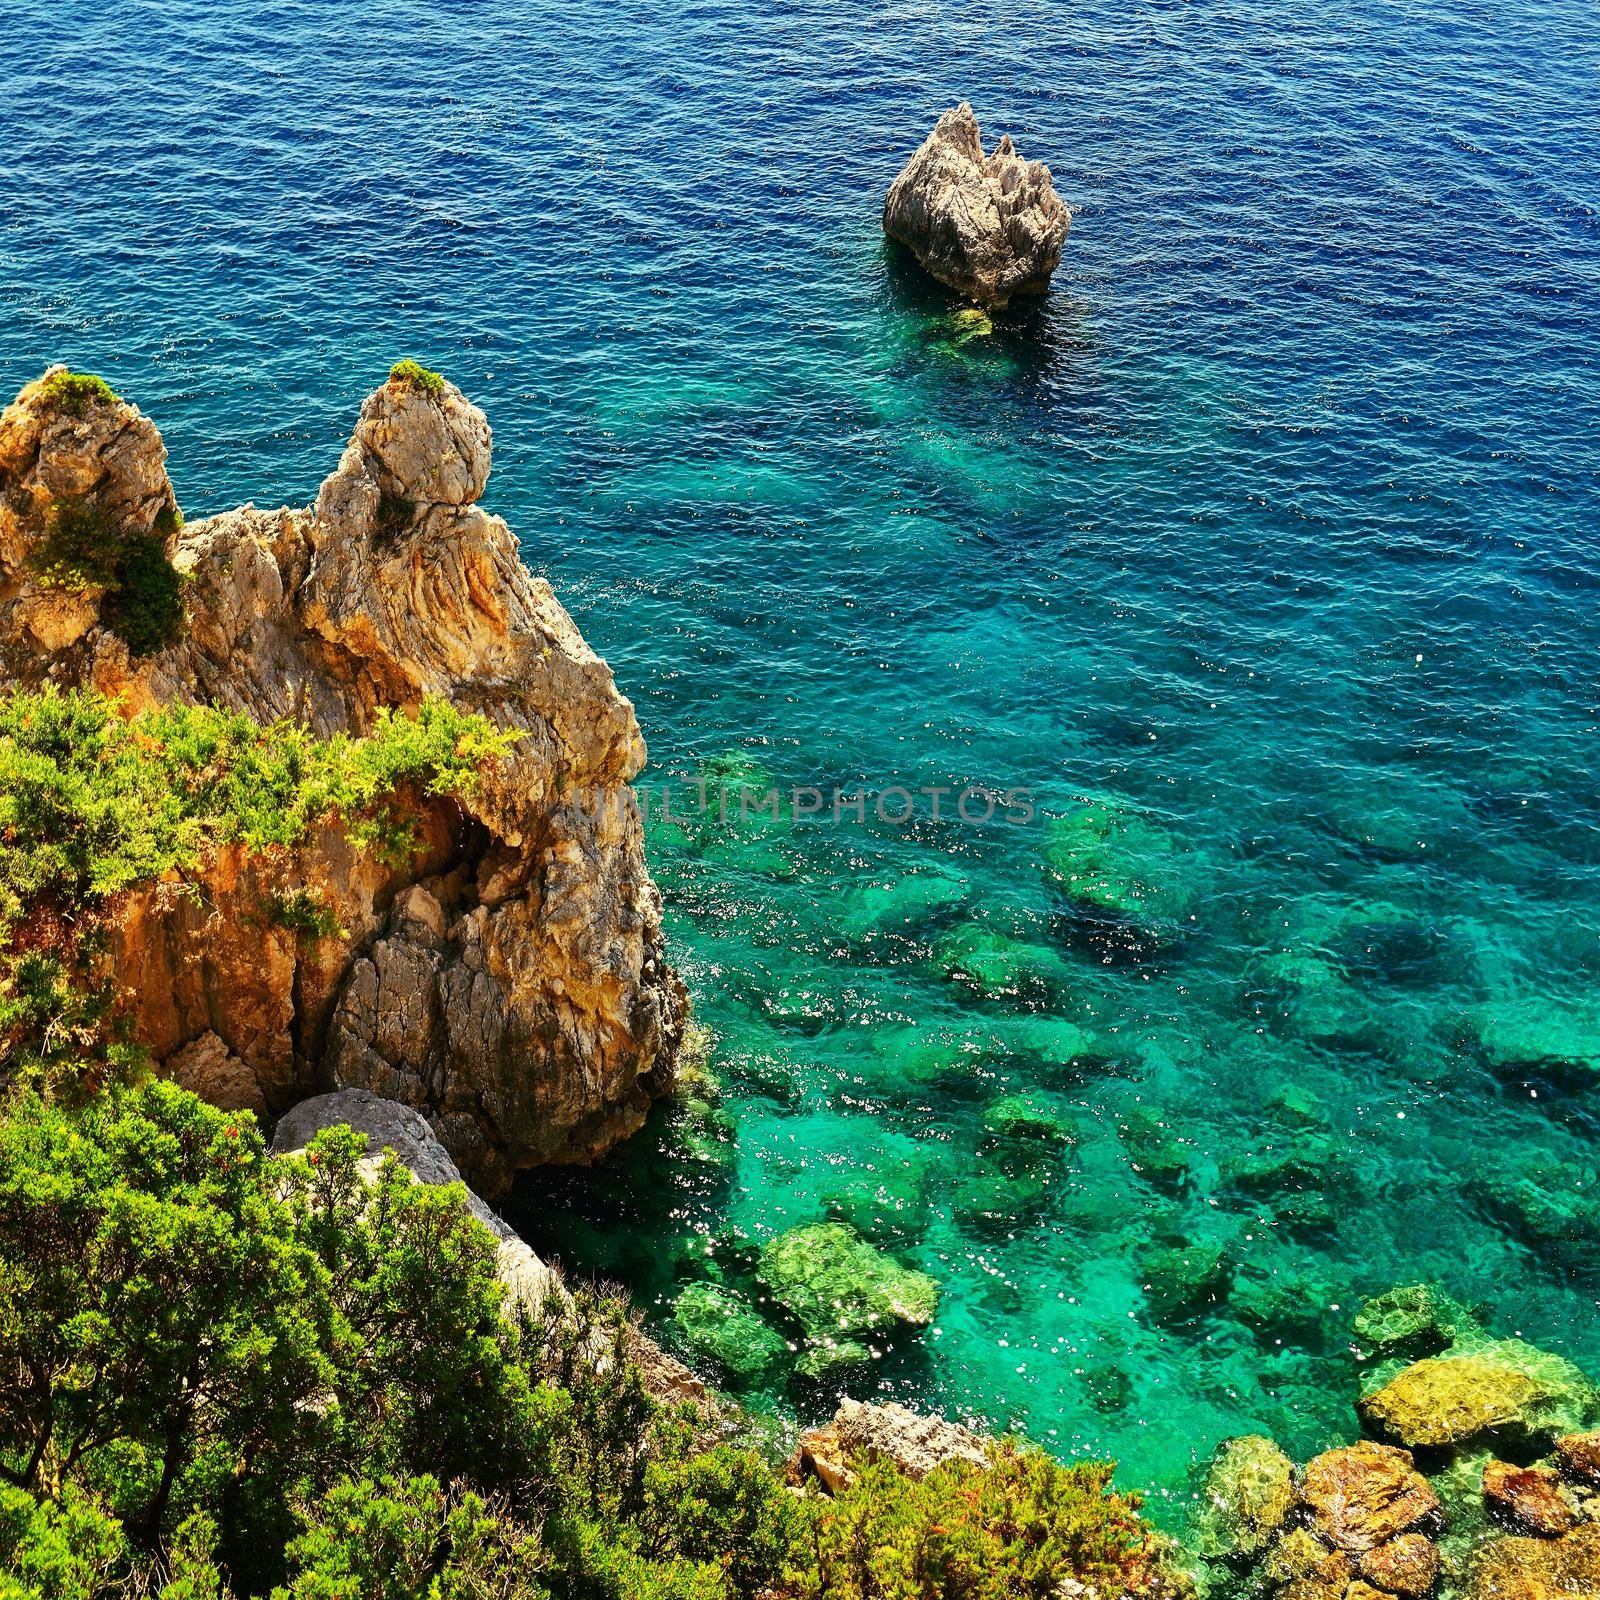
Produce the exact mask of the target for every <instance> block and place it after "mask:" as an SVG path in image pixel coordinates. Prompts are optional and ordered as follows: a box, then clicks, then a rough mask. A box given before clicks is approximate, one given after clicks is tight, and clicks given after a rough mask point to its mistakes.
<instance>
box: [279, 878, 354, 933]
mask: <svg viewBox="0 0 1600 1600" xmlns="http://www.w3.org/2000/svg"><path fill="white" fill-rule="evenodd" d="M267 912H268V914H269V915H270V916H271V918H272V920H273V921H274V922H275V923H276V924H277V925H278V926H279V927H280V928H287V929H288V930H289V931H290V932H291V933H298V934H301V935H303V936H304V937H305V938H307V939H342V938H343V937H344V935H345V930H344V928H343V926H342V925H341V924H340V922H339V917H338V913H337V912H335V911H334V909H333V907H332V906H330V905H329V904H328V903H327V901H326V900H325V899H324V898H323V897H322V895H321V894H319V893H318V891H317V890H315V889H288V890H285V891H284V893H282V894H279V895H274V896H273V897H272V899H271V900H270V901H269V902H268V904H267Z"/></svg>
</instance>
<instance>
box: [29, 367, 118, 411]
mask: <svg viewBox="0 0 1600 1600" xmlns="http://www.w3.org/2000/svg"><path fill="white" fill-rule="evenodd" d="M39 398H40V399H41V400H44V401H45V402H47V403H48V404H49V405H52V406H54V407H55V409H56V410H57V411H61V412H64V413H65V414H66V415H67V416H69V417H81V416H83V415H84V413H85V412H87V411H88V409H89V407H90V406H112V405H115V404H116V403H117V396H116V395H115V393H113V391H112V388H111V385H110V384H109V383H107V382H106V380H105V379H104V378H97V377H95V375H94V374H93V373H92V372H52V373H51V374H50V375H49V377H47V378H45V379H43V380H42V381H41V383H40V385H39Z"/></svg>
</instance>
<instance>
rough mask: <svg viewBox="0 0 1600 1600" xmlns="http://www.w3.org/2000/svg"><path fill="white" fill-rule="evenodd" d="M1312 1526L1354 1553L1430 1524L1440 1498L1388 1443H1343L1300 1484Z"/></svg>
mask: <svg viewBox="0 0 1600 1600" xmlns="http://www.w3.org/2000/svg"><path fill="white" fill-rule="evenodd" d="M1301 1497H1302V1498H1303V1499H1304V1500H1305V1502H1306V1504H1307V1505H1308V1506H1310V1508H1311V1513H1312V1525H1313V1527H1314V1528H1315V1529H1316V1531H1317V1532H1318V1533H1320V1534H1321V1535H1322V1537H1323V1538H1324V1539H1326V1540H1327V1541H1328V1543H1330V1544H1332V1545H1336V1546H1337V1547H1338V1548H1339V1549H1341V1550H1347V1551H1351V1552H1353V1553H1357V1554H1359V1553H1360V1552H1362V1551H1366V1550H1372V1549H1375V1548H1376V1547H1377V1546H1379V1545H1381V1544H1387V1543H1388V1542H1389V1540H1391V1539H1394V1538H1397V1537H1398V1536H1399V1535H1400V1534H1402V1533H1409V1532H1411V1531H1412V1530H1413V1529H1416V1528H1419V1527H1421V1526H1423V1525H1431V1524H1432V1523H1433V1522H1434V1521H1435V1520H1436V1519H1437V1517H1438V1515H1439V1500H1438V1496H1437V1495H1435V1494H1434V1492H1433V1490H1432V1489H1430V1488H1429V1487H1428V1483H1427V1480H1426V1479H1425V1478H1424V1477H1423V1476H1422V1474H1421V1473H1420V1472H1418V1471H1417V1470H1416V1466H1415V1464H1414V1463H1413V1460H1412V1456H1411V1452H1410V1451H1409V1450H1401V1449H1398V1448H1396V1447H1395V1446H1393V1445H1386V1444H1372V1443H1370V1442H1369V1441H1366V1440H1363V1441H1362V1442H1361V1443H1360V1444H1353V1445H1347V1446H1345V1447H1344V1448H1343V1449H1339V1450H1328V1451H1325V1452H1324V1453H1323V1454H1322V1455H1320V1456H1318V1457H1317V1458H1316V1459H1315V1460H1314V1461H1312V1462H1310V1463H1309V1464H1308V1465H1307V1467H1306V1471H1305V1481H1304V1483H1303V1484H1302V1486H1301Z"/></svg>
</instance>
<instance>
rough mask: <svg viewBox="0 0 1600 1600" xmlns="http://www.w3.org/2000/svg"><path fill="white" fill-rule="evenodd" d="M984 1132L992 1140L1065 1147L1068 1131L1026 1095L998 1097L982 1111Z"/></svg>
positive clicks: (1069, 1134) (1070, 1133)
mask: <svg viewBox="0 0 1600 1600" xmlns="http://www.w3.org/2000/svg"><path fill="white" fill-rule="evenodd" d="M983 1128H984V1132H985V1133H987V1134H989V1135H990V1136H991V1137H993V1138H995V1139H1003V1140H1007V1141H1016V1142H1021V1143H1027V1144H1042V1145H1067V1144H1071V1143H1072V1130H1071V1129H1070V1128H1069V1127H1067V1125H1066V1124H1065V1123H1064V1122H1062V1121H1061V1119H1060V1118H1059V1117H1055V1116H1052V1115H1051V1114H1050V1113H1049V1112H1048V1111H1045V1110H1042V1109H1041V1108H1040V1107H1039V1106H1038V1105H1037V1104H1035V1102H1033V1101H1032V1100H1030V1099H1028V1097H1027V1096H1026V1095H1020V1094H1008V1095H1002V1096H1001V1097H1000V1098H999V1099H998V1100H991V1101H990V1102H989V1104H988V1105H987V1106H985V1107H984V1111H983Z"/></svg>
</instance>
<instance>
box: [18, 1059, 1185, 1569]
mask: <svg viewBox="0 0 1600 1600" xmlns="http://www.w3.org/2000/svg"><path fill="white" fill-rule="evenodd" d="M365 1151H366V1141H365V1137H364V1136H363V1135H360V1134H356V1133H354V1132H352V1131H351V1130H350V1129H348V1128H330V1129H327V1130H324V1131H323V1132H322V1133H320V1134H319V1135H318V1136H317V1137H316V1138H315V1139H314V1140H313V1141H312V1143H311V1144H310V1146H308V1148H307V1150H306V1152H305V1153H304V1155H303V1157H298V1158H291V1157H284V1158H272V1157H269V1156H268V1155H267V1153H266V1151H265V1149H264V1146H263V1143H262V1140H261V1137H260V1135H259V1133H258V1132H257V1130H256V1127H255V1123H254V1119H253V1118H251V1117H250V1116H249V1115H248V1114H247V1113H228V1112H223V1111H219V1110H217V1109H215V1108H213V1107H211V1106H208V1105H206V1104H204V1103H203V1102H202V1101H200V1100H198V1099H197V1098H196V1097H195V1096H193V1095H191V1094H189V1093H187V1092H186V1091H184V1090H182V1089H179V1088H178V1087H177V1086H176V1085H173V1084H170V1083H162V1082H152V1081H146V1082H143V1083H140V1084H136V1085H131V1086H126V1087H121V1088H117V1089H113V1090H111V1091H108V1092H106V1093H104V1094H101V1095H98V1096H95V1097H93V1098H91V1099H90V1100H88V1101H87V1102H86V1103H83V1104H80V1105H72V1106H69V1105H63V1104H61V1103H59V1102H57V1101H55V1100H52V1099H51V1098H49V1097H48V1096H46V1095H43V1094H40V1093H38V1092H35V1091H26V1092H14V1093H13V1094H12V1096H11V1097H10V1100H9V1101H8V1103H7V1104H6V1106H5V1110H4V1114H3V1116H0V1484H3V1485H4V1487H0V1595H3V1596H4V1597H5V1600H57V1597H62V1600H80V1597H81V1600H98V1597H99V1596H102V1595H110V1594H113V1593H130V1594H142V1593H158V1594H159V1595H160V1596H161V1600H226V1597H227V1596H230V1595H238V1596H247V1595H263V1594H268V1593H270V1594H271V1595H272V1596H273V1600H487V1597H489V1596H496V1597H499V1600H756V1597H758V1596H768V1597H770V1600H1053V1597H1055V1596H1057V1595H1059V1594H1060V1593H1062V1592H1063V1586H1064V1580H1066V1579H1068V1578H1072V1579H1075V1580H1077V1581H1080V1582H1082V1583H1085V1584H1087V1585H1089V1586H1090V1587H1091V1588H1093V1589H1094V1590H1095V1591H1096V1592H1099V1593H1103V1594H1126V1595H1129V1596H1142V1597H1146V1600H1155V1597H1156V1596H1157V1595H1158V1594H1160V1593H1170V1592H1171V1591H1170V1590H1162V1589H1160V1588H1159V1587H1158V1585H1157V1581H1156V1574H1157V1571H1158V1566H1159V1555H1160V1552H1159V1548H1158V1545H1157V1542H1156V1536H1155V1535H1154V1534H1153V1533H1152V1532H1151V1530H1150V1529H1149V1528H1148V1527H1147V1526H1146V1525H1145V1524H1144V1523H1143V1522H1142V1521H1141V1520H1140V1518H1139V1516H1138V1512H1137V1501H1136V1500H1134V1499H1131V1498H1125V1497H1122V1496H1118V1495H1116V1494H1114V1493H1113V1492H1112V1491H1111V1489H1110V1470H1111V1469H1110V1468H1109V1467H1108V1466H1105V1465H1098V1464H1097V1465H1078V1466H1070V1467H1068V1466H1062V1465H1061V1464H1059V1463H1057V1462H1055V1461H1052V1460H1050V1459H1049V1458H1048V1457H1046V1456H1044V1455H1043V1454H1041V1453H1040V1452H1038V1451H1036V1450H1032V1449H1029V1448H1025V1447H1019V1446H1017V1445H1015V1444H1010V1443H1007V1444H1000V1445H997V1446H996V1447H995V1449H994V1452H993V1462H992V1466H991V1468H990V1469H989V1470H984V1469H982V1468H978V1467H975V1466H973V1465H971V1464H961V1465H952V1466H946V1467H943V1468H940V1469H938V1470H937V1471H935V1472H934V1473H933V1474H931V1475H930V1476H929V1477H928V1478H927V1479H926V1480H925V1481H923V1482H921V1483H914V1482H912V1481H911V1480H909V1479H908V1478H906V1477H905V1476H904V1475H903V1474H901V1473H900V1472H899V1471H898V1470H897V1469H895V1468H894V1467H893V1466H891V1465H889V1464H887V1463H884V1462H876V1463H868V1462H863V1461H858V1462H857V1463H856V1468H857V1472H858V1476H857V1480H856V1482H855V1484H854V1485H853V1486H852V1487H851V1488H850V1489H848V1490H847V1491H845V1492H844V1493H843V1494H841V1495H840V1496H839V1497H838V1498H837V1499H834V1500H829V1499H827V1498H825V1497H823V1496H822V1495H820V1494H818V1493H817V1492H816V1491H815V1490H814V1489H813V1490H809V1491H807V1493H806V1494H804V1495H800V1496H797V1495H795V1494H793V1493H792V1492H791V1491H790V1490H789V1489H788V1488H787V1487H786V1486H785V1484H784V1482H783V1480H782V1478H781V1477H780V1476H779V1474H778V1472H777V1471H776V1470H775V1469H774V1468H773V1467H771V1466H770V1465H768V1464H767V1463H766V1462H765V1461H763V1460H762V1459H761V1458H760V1457H758V1456H756V1455H755V1454H753V1453H751V1452H749V1451H745V1450H740V1449H737V1448H734V1447H733V1446H732V1445H728V1444H715V1445H710V1446H707V1445H706V1444H704V1443H703V1442H701V1440H700V1439H699V1437H698V1435H697V1432H696V1428H695V1426H694V1425H693V1416H692V1413H687V1412H679V1411H674V1410H672V1409H670V1408H666V1407H663V1406H662V1405H660V1404H658V1403H657V1402H655V1401H653V1400H652V1399H650V1397H649V1396H648V1395H647V1394H646V1393H645V1391H644V1388H643V1383H642V1380H641V1377H640V1374H639V1372H638V1370H637V1368H636V1367H635V1366H634V1364H633V1363H632V1362H631V1360H629V1358H628V1340H629V1332H628V1327H627V1323H626V1320H625V1318H624V1316H623V1314H622V1312H621V1309H620V1308H619V1306H618V1305H617V1304H616V1303H615V1302H612V1301H608V1300H606V1299H605V1298H604V1297H600V1296H596V1295H594V1294H591V1293H588V1292H583V1291H580V1292H578V1293H577V1294H576V1295H575V1296H573V1297H572V1298H571V1299H570V1300H569V1299H566V1298H563V1297H561V1296H557V1295H552V1296H551V1297H550V1299H549V1300H548V1301H547V1302H546V1304H545V1305H544V1306H543V1307H534V1308H519V1310H518V1313H517V1315H516V1316H515V1317H513V1318H508V1317H507V1315H506V1313H505V1308H504V1304H503V1292H502V1290H501V1287H500V1285H499V1283H498V1281H497V1279H496V1275H495V1261H496V1241H495V1240H494V1238H493V1237H492V1235H490V1233H489V1232H488V1231H487V1230H486V1229H485V1228H483V1227H482V1226H481V1225H480V1224H479V1223H478V1222H477V1221H476V1220H475V1219H474V1218H473V1217H472V1216H471V1214H470V1213H469V1212H468V1211H467V1210H466V1208H465V1206H464V1204H463V1203H462V1202H463V1199H464V1191H462V1190H461V1188H460V1187H459V1186H455V1187H452V1188H442V1189H441V1188H431V1187H428V1186H426V1185H422V1184H418V1183H416V1182H414V1181H413V1180H412V1179H411V1177H410V1175H409V1173H407V1172H405V1171H404V1169H402V1168H400V1167H399V1166H398V1165H397V1164H396V1163H395V1162H394V1161H393V1160H392V1159H390V1160H388V1161H387V1162H386V1163H385V1164H384V1165H383V1166H382V1167H381V1169H380V1171H379V1172H378V1175H377V1177H376V1178H375V1180H373V1181H371V1182H370V1183H368V1182H364V1181H363V1179H362V1176H361V1173H360V1170H359V1166H358V1163H359V1162H360V1161H361V1160H362V1158H363V1157H364V1155H365ZM163 1585H164V1587H163Z"/></svg>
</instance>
